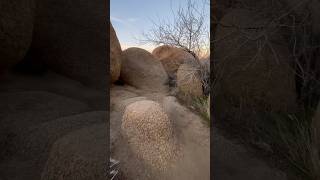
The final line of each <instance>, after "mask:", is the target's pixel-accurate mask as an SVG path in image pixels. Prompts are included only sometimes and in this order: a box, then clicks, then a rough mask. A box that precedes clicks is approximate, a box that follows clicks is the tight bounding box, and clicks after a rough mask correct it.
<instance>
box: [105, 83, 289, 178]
mask: <svg viewBox="0 0 320 180" xmlns="http://www.w3.org/2000/svg"><path fill="white" fill-rule="evenodd" d="M110 98H111V108H112V109H111V119H110V125H111V126H110V127H111V142H112V148H111V155H112V156H113V157H114V158H116V159H118V160H120V161H121V170H122V176H121V177H120V178H119V179H121V180H122V179H123V180H137V179H139V180H144V179H167V180H171V179H172V180H179V179H181V180H182V179H183V180H195V179H201V180H205V179H210V130H209V127H208V126H207V125H206V124H205V122H204V120H202V119H201V118H200V117H199V116H198V115H196V114H194V113H193V112H191V111H190V110H189V109H188V108H186V107H184V106H183V105H181V104H180V103H179V102H178V101H177V99H176V98H175V97H173V96H169V95H168V93H150V92H147V91H140V90H137V89H135V88H133V87H130V86H114V87H112V89H111V96H110ZM145 99H150V100H154V101H157V102H159V103H160V104H161V105H162V106H163V108H164V110H165V111H166V112H167V114H168V115H169V118H170V119H171V120H173V123H174V130H175V135H176V137H177V139H178V142H179V144H180V147H181V156H180V157H179V159H178V161H177V162H175V163H174V164H173V167H172V168H171V170H170V171H167V172H165V173H162V174H159V173H158V172H153V171H151V168H150V167H147V166H146V165H145V164H144V163H143V161H142V160H141V159H137V158H136V157H135V156H134V154H133V153H132V152H131V150H130V147H128V145H127V143H126V140H125V139H123V138H122V137H121V133H120V125H121V117H122V114H123V111H124V109H125V107H126V106H127V105H129V104H130V103H133V102H135V101H138V100H145ZM212 142H213V151H212V152H213V154H212V158H213V159H212V160H213V165H214V167H213V172H211V173H213V176H214V179H215V180H234V179H237V180H242V179H243V180H248V179H250V180H270V179H272V180H285V179H286V175H285V174H284V173H283V172H281V171H278V170H276V169H273V168H270V167H268V166H267V165H266V163H264V162H263V161H262V160H259V159H257V158H255V157H253V156H251V155H250V154H249V153H248V152H247V151H246V150H245V148H244V147H243V146H241V145H237V144H236V143H234V142H232V141H229V140H227V139H226V138H224V137H223V136H221V135H220V134H219V133H217V130H214V135H213V141H212Z"/></svg>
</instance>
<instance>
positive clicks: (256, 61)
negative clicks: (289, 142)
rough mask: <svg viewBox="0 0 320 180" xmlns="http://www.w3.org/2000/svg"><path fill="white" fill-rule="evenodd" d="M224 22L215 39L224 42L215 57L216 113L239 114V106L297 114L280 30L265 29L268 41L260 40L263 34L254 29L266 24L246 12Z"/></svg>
mask: <svg viewBox="0 0 320 180" xmlns="http://www.w3.org/2000/svg"><path fill="white" fill-rule="evenodd" d="M221 22H223V23H224V24H225V25H227V26H226V27H223V26H218V28H217V31H216V37H215V38H216V39H220V38H222V37H223V38H224V39H223V40H222V41H219V42H217V43H216V44H215V53H214V59H215V62H216V66H215V75H216V76H217V78H218V79H219V81H218V84H217V90H216V92H217V95H216V96H217V98H216V102H215V103H216V108H217V109H219V110H217V112H219V113H220V112H224V111H225V110H226V109H228V111H229V112H230V111H231V110H230V109H232V107H234V108H235V111H237V110H236V109H237V107H240V106H238V105H239V104H242V105H241V107H242V108H243V109H242V110H245V109H246V110H248V108H255V109H256V110H257V109H259V110H271V111H276V112H294V109H295V98H296V93H295V75H294V72H293V70H292V69H291V68H292V67H291V66H290V59H289V57H290V53H289V51H288V47H287V44H286V42H285V41H284V40H283V38H282V37H281V36H280V35H279V34H278V33H277V31H276V30H277V29H275V28H273V27H270V29H266V33H265V34H266V35H267V37H268V41H265V40H263V39H261V38H259V37H260V36H261V35H262V33H264V31H262V30H261V29H259V28H258V29H252V27H253V28H255V27H261V26H262V25H263V23H265V20H264V19H263V18H262V17H259V16H257V15H256V14H253V13H252V12H250V11H248V10H244V9H235V10H232V11H230V12H229V13H228V14H227V15H225V16H224V18H223V19H222V21H221ZM231 24H233V25H234V26H235V27H240V28H241V31H239V30H237V29H236V28H234V27H233V26H228V25H231ZM252 39H258V40H259V42H260V43H262V44H265V45H264V46H263V45H262V46H261V47H262V48H261V49H259V48H258V47H257V43H259V42H258V40H252ZM226 107H228V108H226ZM238 109H239V108H238ZM229 114H230V113H229Z"/></svg>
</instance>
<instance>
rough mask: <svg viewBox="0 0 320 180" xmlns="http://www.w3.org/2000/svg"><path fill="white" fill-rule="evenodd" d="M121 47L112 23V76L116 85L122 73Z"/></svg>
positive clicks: (112, 80)
mask: <svg viewBox="0 0 320 180" xmlns="http://www.w3.org/2000/svg"><path fill="white" fill-rule="evenodd" d="M121 52H122V51H121V46H120V43H119V40H118V38H117V34H116V32H115V30H114V29H113V27H112V24H111V23H110V76H111V82H112V83H114V82H115V81H117V80H118V79H119V77H120V71H121Z"/></svg>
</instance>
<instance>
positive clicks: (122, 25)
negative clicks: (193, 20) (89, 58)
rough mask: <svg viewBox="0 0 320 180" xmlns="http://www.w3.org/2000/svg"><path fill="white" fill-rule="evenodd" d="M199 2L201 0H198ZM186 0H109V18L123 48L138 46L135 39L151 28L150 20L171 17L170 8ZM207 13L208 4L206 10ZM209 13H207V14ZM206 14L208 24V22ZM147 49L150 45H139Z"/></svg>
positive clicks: (183, 3) (169, 18)
mask: <svg viewBox="0 0 320 180" xmlns="http://www.w3.org/2000/svg"><path fill="white" fill-rule="evenodd" d="M198 1H199V2H200V1H201V0H198ZM186 2H187V0H111V1H110V19H111V22H112V25H113V27H114V29H115V31H116V33H117V36H118V38H119V41H120V44H121V46H122V48H123V49H125V48H127V47H132V46H139V41H138V40H137V39H141V38H142V32H143V31H145V32H146V31H148V30H150V28H151V25H152V23H151V20H156V19H158V17H159V18H160V19H168V20H171V19H172V10H173V11H175V10H177V9H178V8H179V5H181V6H184V5H185V4H186ZM206 11H207V12H208V13H209V6H207V10H206ZM208 15H209V14H208ZM209 21H210V20H209V16H208V24H209ZM139 47H143V48H145V49H147V50H150V49H152V48H153V47H152V46H139Z"/></svg>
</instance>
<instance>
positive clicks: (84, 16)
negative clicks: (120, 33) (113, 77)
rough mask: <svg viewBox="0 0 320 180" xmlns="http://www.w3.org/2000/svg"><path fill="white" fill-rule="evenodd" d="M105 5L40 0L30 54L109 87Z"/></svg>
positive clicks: (55, 67)
mask: <svg viewBox="0 0 320 180" xmlns="http://www.w3.org/2000/svg"><path fill="white" fill-rule="evenodd" d="M105 7H106V4H101V1H97V0H94V1H88V2H84V1H77V0H71V1H64V0H43V1H37V8H36V16H35V21H34V23H35V24H34V31H33V40H32V44H31V47H30V54H31V57H29V58H30V59H34V60H36V61H38V62H45V63H46V65H47V66H48V67H49V68H50V69H52V70H54V71H56V72H58V73H60V74H62V75H65V76H67V77H69V78H71V79H74V80H78V81H80V82H82V83H84V84H86V85H87V86H90V87H94V88H97V89H106V88H107V79H106V77H107V70H106V67H107V63H108V62H107V59H108V58H109V57H108V56H107V53H106V51H107V50H106V48H107V47H108V40H107V36H106V32H107V29H106V28H107V27H108V26H107V23H108V21H107V20H106V8H105ZM21 9H24V8H21ZM19 16H23V14H20V13H19Z"/></svg>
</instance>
